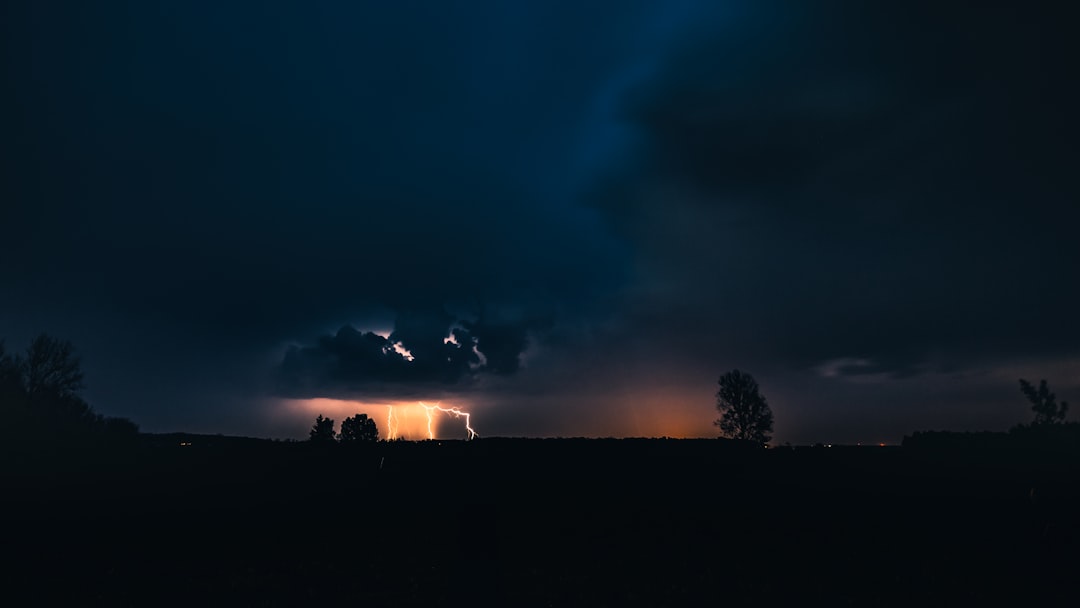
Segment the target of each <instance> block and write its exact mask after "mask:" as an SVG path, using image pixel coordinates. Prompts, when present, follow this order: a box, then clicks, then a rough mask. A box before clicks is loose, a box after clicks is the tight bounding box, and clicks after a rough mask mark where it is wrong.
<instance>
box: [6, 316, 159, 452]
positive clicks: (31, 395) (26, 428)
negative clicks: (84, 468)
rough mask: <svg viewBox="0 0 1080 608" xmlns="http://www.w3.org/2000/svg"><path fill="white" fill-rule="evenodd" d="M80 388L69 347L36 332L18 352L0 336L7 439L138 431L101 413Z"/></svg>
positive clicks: (102, 435)
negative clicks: (8, 349) (8, 350)
mask: <svg viewBox="0 0 1080 608" xmlns="http://www.w3.org/2000/svg"><path fill="white" fill-rule="evenodd" d="M83 388H84V384H83V372H82V367H81V362H80V359H79V357H78V356H76V354H75V347H74V346H73V345H72V343H71V342H69V341H67V340H60V339H57V338H54V337H52V336H50V335H48V334H45V333H42V334H39V335H38V336H37V337H35V338H34V339H33V340H31V341H30V344H29V345H28V346H27V347H26V349H25V350H24V351H22V352H21V353H8V352H7V349H6V345H5V343H4V341H2V340H0V411H2V413H3V417H4V420H5V421H6V422H7V423H8V424H5V425H4V427H3V429H4V431H3V435H4V438H5V439H6V440H8V441H12V440H14V441H19V442H32V443H41V444H46V443H52V442H58V441H71V440H79V439H92V438H93V439H99V438H107V439H121V438H132V437H135V436H137V435H138V433H139V427H138V425H137V424H135V423H134V422H132V421H131V420H128V419H127V418H117V417H111V416H103V415H101V414H99V413H97V412H95V411H94V409H93V408H92V407H90V404H89V403H87V402H86V400H85V399H83V398H82V396H81V395H79V391H81V390H82V389H83Z"/></svg>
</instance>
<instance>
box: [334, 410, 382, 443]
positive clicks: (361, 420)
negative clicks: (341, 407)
mask: <svg viewBox="0 0 1080 608" xmlns="http://www.w3.org/2000/svg"><path fill="white" fill-rule="evenodd" d="M378 440H379V429H378V427H376V426H375V421H374V420H372V419H371V418H368V416H367V414H357V415H355V416H352V417H349V418H346V419H345V420H342V421H341V441H343V442H353V441H378Z"/></svg>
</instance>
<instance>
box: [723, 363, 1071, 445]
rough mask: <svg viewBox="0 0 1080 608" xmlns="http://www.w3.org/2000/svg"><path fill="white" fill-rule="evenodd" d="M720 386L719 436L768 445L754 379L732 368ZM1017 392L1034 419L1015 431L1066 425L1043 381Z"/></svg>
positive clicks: (768, 415) (767, 425)
mask: <svg viewBox="0 0 1080 608" xmlns="http://www.w3.org/2000/svg"><path fill="white" fill-rule="evenodd" d="M719 385H720V390H718V391H717V392H716V409H717V410H718V411H719V412H720V414H721V416H720V418H719V419H717V420H716V421H714V422H713V424H714V425H716V426H718V427H720V432H721V435H722V436H724V437H727V438H729V439H739V440H743V441H751V442H754V443H760V444H762V445H765V444H768V443H769V441H770V440H771V439H772V437H771V436H770V433H772V430H773V414H772V410H771V409H770V408H769V402H768V400H767V399H765V396H764V395H762V394H761V389H760V387H759V386H758V383H757V381H756V380H754V377H753V376H751V375H750V374H747V373H744V372H741V371H739V370H737V369H734V370H731V371H730V372H727V373H726V374H724V375H723V376H720V380H719ZM1020 392H1021V393H1023V395H1024V396H1025V397H1026V398H1027V400H1028V401H1029V402H1030V403H1031V410H1032V412H1034V414H1035V419H1034V420H1033V421H1032V422H1031V425H1030V426H1028V427H1025V426H1024V425H1023V424H1020V425H1017V427H1015V428H1014V431H1023V430H1025V429H1026V430H1035V431H1039V430H1040V429H1042V430H1044V431H1046V430H1049V429H1050V428H1051V427H1054V426H1057V425H1062V424H1064V423H1065V415H1066V413H1067V412H1068V411H1069V404H1068V402H1065V401H1062V402H1061V403H1058V401H1057V396H1056V395H1055V394H1054V393H1052V392H1050V388H1049V387H1048V386H1047V384H1046V380H1042V381H1040V382H1039V386H1038V388H1036V387H1035V385H1033V384H1032V383H1031V382H1028V381H1027V380H1025V379H1023V378H1021V379H1020Z"/></svg>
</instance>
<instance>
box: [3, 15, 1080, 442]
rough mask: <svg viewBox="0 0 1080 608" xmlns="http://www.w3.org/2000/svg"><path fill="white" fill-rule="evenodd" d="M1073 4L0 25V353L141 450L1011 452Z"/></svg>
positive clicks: (1073, 212)
mask: <svg viewBox="0 0 1080 608" xmlns="http://www.w3.org/2000/svg"><path fill="white" fill-rule="evenodd" d="M1067 4H1068V3H1063V2H1039V1H1034V2H1031V1H1029V2H1008V3H996V2H949V1H942V0H934V1H921V0H919V1H905V2H863V1H855V0H852V1H846V2H845V1H837V2H831V1H821V2H803V1H795V0H791V1H787V2H785V1H762V0H753V1H750V0H745V1H732V2H723V1H718V0H711V1H706V0H701V1H691V0H666V1H664V2H645V1H640V0H618V1H615V0H603V1H597V2H585V3H583V2H561V1H555V0H544V1H535V2H533V1H515V2H508V1H504V0H498V1H496V0H476V1H470V2H442V1H416V2H313V1H308V2H280V1H273V0H263V1H259V2H254V1H252V2H228V3H223V2H192V1H177V2H163V1H150V0H142V1H138V2H48V1H42V0H27V1H12V0H9V1H7V2H5V3H3V5H2V7H0V45H2V51H0V61H2V68H0V70H2V72H0V74H2V82H3V84H4V87H3V95H2V97H0V161H2V163H0V337H3V338H6V344H7V348H8V350H9V351H11V350H19V349H21V348H23V347H24V346H25V345H26V343H27V342H28V341H29V339H30V338H31V337H32V336H33V335H34V334H36V333H38V332H42V331H44V332H48V333H50V334H52V335H55V336H58V337H61V338H65V339H69V340H71V341H73V342H74V343H75V345H76V347H77V348H78V351H79V353H80V355H81V357H82V362H83V368H84V370H85V372H86V383H87V388H86V390H85V392H84V395H85V397H86V398H87V400H88V401H89V402H90V404H91V405H92V406H93V407H94V408H95V409H96V410H97V411H99V412H101V413H104V414H106V415H113V416H125V417H129V418H131V419H133V420H134V421H136V422H138V423H139V424H140V426H141V427H142V429H143V430H146V431H153V432H158V431H181V430H182V431H192V432H212V433H226V434H241V435H252V436H263V437H296V438H299V437H304V436H306V433H307V429H308V427H310V425H311V421H312V419H313V418H314V416H315V414H316V413H319V412H323V413H327V414H330V415H332V416H333V417H335V418H337V419H338V420H339V421H340V418H341V416H343V415H348V414H349V413H353V411H354V410H356V408H358V407H360V406H357V405H355V404H364V406H363V407H367V408H369V410H370V411H372V412H373V414H372V415H375V414H374V412H380V411H382V410H380V409H379V408H382V407H383V406H382V404H392V403H405V402H415V401H417V400H424V401H430V402H435V401H441V402H442V403H443V404H444V405H458V406H462V407H465V408H466V409H469V411H471V412H473V418H472V423H473V426H474V427H475V428H476V430H477V431H479V432H480V434H481V435H487V436H492V435H507V436H556V435H561V436H653V435H655V436H658V435H668V436H690V437H695V436H715V435H716V434H717V429H716V428H715V427H713V426H712V421H713V420H714V419H716V417H717V412H716V410H715V397H714V395H715V392H716V382H717V378H718V377H719V376H720V375H721V374H722V373H724V372H726V371H728V370H730V369H732V368H738V369H740V370H743V371H746V372H749V373H751V374H753V375H754V376H755V378H756V379H757V380H758V382H759V384H760V385H761V388H762V391H763V393H764V394H765V395H766V397H767V398H768V399H769V402H770V405H771V406H772V409H773V411H774V413H775V419H776V425H775V434H774V436H775V439H774V441H775V442H777V443H782V442H792V443H812V442H818V441H822V442H837V443H855V442H859V441H862V442H875V443H876V442H879V441H886V442H896V441H899V440H900V439H901V438H902V437H903V435H904V434H906V433H911V432H912V431H916V430H932V429H951V430H1005V429H1007V428H1009V427H1011V426H1013V425H1015V424H1017V423H1020V422H1027V421H1029V420H1030V419H1031V414H1030V412H1029V410H1028V405H1027V404H1026V402H1025V401H1024V399H1023V396H1022V395H1021V393H1020V391H1019V387H1018V384H1017V379H1018V378H1020V377H1025V378H1028V379H1035V380H1037V379H1039V378H1046V379H1048V380H1049V382H1050V386H1051V388H1052V389H1054V390H1055V391H1056V392H1057V393H1058V395H1059V397H1061V398H1064V399H1066V400H1069V401H1077V400H1080V318H1078V313H1080V307H1078V302H1080V286H1078V277H1080V272H1078V268H1080V249H1078V246H1080V244H1078V238H1077V237H1078V236H1080V196H1078V194H1080V185H1078V175H1080V173H1078V169H1077V160H1078V159H1080V154H1078V153H1077V143H1076V142H1077V136H1078V129H1077V108H1080V94H1078V93H1080V88H1078V84H1077V82H1078V81H1077V73H1078V69H1077V68H1078V66H1077V63H1076V61H1075V59H1073V58H1074V57H1077V56H1080V49H1078V48H1076V47H1077V46H1080V45H1078V43H1077V40H1078V37H1077V35H1076V32H1075V24H1076V23H1077V22H1078V21H1077V19H1076V17H1077V15H1076V14H1074V13H1075V9H1069V8H1066V5H1067ZM1066 11H1072V12H1066ZM395 345H397V346H396V347H395ZM1073 416H1075V415H1073ZM376 418H377V421H378V422H379V424H380V430H381V431H385V429H384V428H382V426H383V419H382V414H379V415H378V416H376ZM455 424H456V423H455V422H445V423H443V425H442V426H440V432H441V434H442V435H445V436H455V433H457V432H458V431H459V430H460V429H457V427H456V426H455Z"/></svg>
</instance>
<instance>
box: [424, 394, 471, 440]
mask: <svg viewBox="0 0 1080 608" xmlns="http://www.w3.org/2000/svg"><path fill="white" fill-rule="evenodd" d="M418 403H419V404H420V407H422V408H424V410H425V411H426V412H427V434H428V439H435V433H434V432H433V431H432V430H431V423H432V419H433V416H432V414H433V413H434V412H437V411H438V412H442V413H444V414H451V415H453V416H454V417H455V418H464V419H465V430H467V431H468V432H469V439H476V438H477V437H479V436H480V435H478V434H477V433H476V431H475V430H473V428H472V425H471V424H470V419H469V413H468V412H463V411H461V408H458V407H443V406H442V404H439V403H436V404H435V405H428V404H426V403H424V402H423V401H419V402H418Z"/></svg>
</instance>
